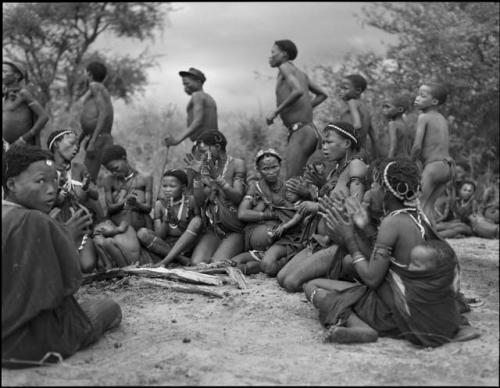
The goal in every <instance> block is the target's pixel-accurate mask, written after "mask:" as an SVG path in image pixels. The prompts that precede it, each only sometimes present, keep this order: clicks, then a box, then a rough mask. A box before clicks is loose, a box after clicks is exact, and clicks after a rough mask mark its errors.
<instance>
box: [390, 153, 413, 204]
mask: <svg viewBox="0 0 500 388" xmlns="http://www.w3.org/2000/svg"><path fill="white" fill-rule="evenodd" d="M395 163H396V162H394V161H393V162H389V163H387V166H385V168H384V174H383V176H384V184H385V186H386V187H387V188H388V189H389V191H390V192H391V193H392V195H394V196H395V197H396V198H397V199H399V200H401V201H405V200H406V201H413V200H414V199H415V198H416V197H417V194H418V188H417V190H415V192H414V193H413V194H412V195H410V196H408V193H409V192H411V190H410V188H409V187H408V184H407V183H403V182H399V183H398V184H397V186H396V188H395V189H394V187H392V186H391V184H390V183H389V180H388V179H387V172H388V171H389V167H390V166H392V165H393V164H395ZM401 186H404V189H402V188H401Z"/></svg>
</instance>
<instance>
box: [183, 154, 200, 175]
mask: <svg viewBox="0 0 500 388" xmlns="http://www.w3.org/2000/svg"><path fill="white" fill-rule="evenodd" d="M184 163H185V164H186V168H188V169H190V170H193V171H194V172H195V173H198V174H199V173H201V168H202V166H203V160H199V159H197V158H196V157H195V156H194V155H193V154H192V153H188V154H186V156H185V157H184Z"/></svg>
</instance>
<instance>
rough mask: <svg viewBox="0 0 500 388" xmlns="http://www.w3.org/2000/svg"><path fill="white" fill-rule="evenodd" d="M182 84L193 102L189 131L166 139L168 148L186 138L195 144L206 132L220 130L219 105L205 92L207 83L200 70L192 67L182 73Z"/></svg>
mask: <svg viewBox="0 0 500 388" xmlns="http://www.w3.org/2000/svg"><path fill="white" fill-rule="evenodd" d="M179 75H180V76H181V77H182V84H183V85H184V90H185V92H186V93H187V94H189V95H190V96H191V100H189V103H188V105H187V127H188V128H187V131H186V132H184V133H183V134H182V135H180V136H178V137H177V138H175V137H174V136H172V135H168V136H167V137H166V138H165V144H166V145H167V146H173V145H177V144H179V143H181V142H182V141H184V139H186V138H188V137H189V138H190V139H191V140H192V141H193V142H196V140H197V139H198V138H199V137H200V136H201V135H202V134H203V133H205V132H208V131H211V130H216V129H219V126H218V124H217V105H216V104H215V101H214V99H213V98H212V97H211V96H210V95H209V94H207V93H205V91H204V90H203V84H204V83H205V81H206V78H205V75H204V74H203V73H202V72H201V71H200V70H198V69H195V68H194V67H191V68H190V69H189V70H187V71H180V72H179Z"/></svg>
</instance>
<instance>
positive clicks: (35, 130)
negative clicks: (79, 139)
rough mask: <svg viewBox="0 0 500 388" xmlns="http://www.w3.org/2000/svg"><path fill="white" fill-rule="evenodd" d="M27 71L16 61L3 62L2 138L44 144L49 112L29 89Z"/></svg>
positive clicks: (16, 141) (9, 140) (10, 140)
mask: <svg viewBox="0 0 500 388" xmlns="http://www.w3.org/2000/svg"><path fill="white" fill-rule="evenodd" d="M27 81H28V80H27V73H26V70H25V69H24V67H23V66H22V65H21V64H19V63H17V62H14V61H10V60H4V61H2V97H3V98H2V138H3V140H4V141H5V142H6V143H7V144H14V143H15V144H18V145H22V144H31V145H38V146H39V145H40V131H41V130H42V128H43V127H44V126H45V124H47V122H48V121H49V115H48V114H47V112H45V110H44V109H43V107H42V105H40V103H39V102H38V101H37V100H36V99H35V97H34V96H33V94H32V93H31V92H30V91H29V90H28V88H27V86H26V85H27Z"/></svg>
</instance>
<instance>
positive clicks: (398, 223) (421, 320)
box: [304, 159, 478, 347]
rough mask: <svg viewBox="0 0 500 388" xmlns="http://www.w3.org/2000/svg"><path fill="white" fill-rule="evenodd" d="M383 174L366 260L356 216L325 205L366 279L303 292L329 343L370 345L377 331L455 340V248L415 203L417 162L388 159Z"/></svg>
mask: <svg viewBox="0 0 500 388" xmlns="http://www.w3.org/2000/svg"><path fill="white" fill-rule="evenodd" d="M381 179H382V187H383V190H384V192H385V194H384V207H385V209H386V211H387V212H389V213H388V214H387V216H386V217H385V218H384V219H383V221H382V223H381V225H380V228H379V231H378V236H377V240H376V243H375V248H374V249H373V252H372V253H371V256H370V257H369V258H367V256H365V255H364V254H362V253H361V252H360V247H359V246H358V244H357V242H356V239H355V238H354V236H353V231H354V226H353V221H352V219H350V217H345V216H344V215H343V214H341V212H339V210H337V209H336V208H335V207H328V208H322V214H323V216H324V218H325V220H326V222H327V226H328V230H329V231H330V233H331V234H335V235H340V236H341V238H342V239H343V240H344V241H345V242H346V245H347V247H348V251H349V254H350V257H351V259H350V260H351V265H352V266H353V267H354V269H355V271H356V273H357V275H358V276H359V278H360V279H361V282H362V283H349V282H343V281H330V283H329V284H324V283H323V284H321V285H318V284H315V282H314V281H313V282H309V283H307V284H306V285H305V286H304V291H305V293H306V296H307V298H308V299H309V300H310V301H311V302H312V303H313V305H314V306H315V307H316V308H318V309H319V311H320V321H321V323H322V324H323V325H324V326H325V327H326V328H327V338H326V339H327V341H330V342H337V343H353V342H373V341H376V340H377V338H378V336H379V335H380V336H390V337H393V338H404V339H407V340H409V341H411V342H412V343H414V344H417V345H421V346H431V347H435V346H439V345H442V344H444V343H447V342H450V341H452V340H453V339H454V337H455V336H456V334H457V333H458V331H459V325H460V322H461V318H460V312H459V308H458V304H457V298H458V295H457V294H458V292H459V290H458V285H459V279H460V271H459V265H458V260H457V257H456V255H455V252H454V251H453V249H452V248H451V247H450V246H449V245H448V243H446V242H445V241H444V240H443V239H441V238H440V237H439V236H438V235H437V233H435V232H434V231H433V230H432V228H431V226H430V223H429V221H428V220H427V218H426V217H425V215H424V214H423V213H422V212H421V211H420V209H419V208H418V207H416V205H415V202H414V201H413V200H414V198H416V195H417V192H418V190H419V182H420V177H419V173H418V168H417V166H416V164H415V163H414V162H412V161H410V160H407V159H396V160H392V161H390V162H389V163H387V165H386V166H385V167H384V169H383V175H382V177H381ZM475 336H478V334H477V333H475Z"/></svg>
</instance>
